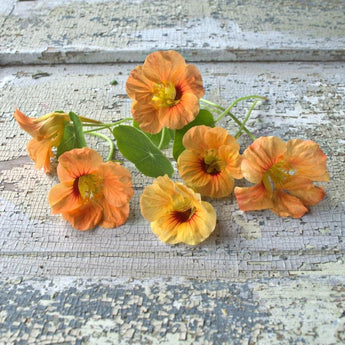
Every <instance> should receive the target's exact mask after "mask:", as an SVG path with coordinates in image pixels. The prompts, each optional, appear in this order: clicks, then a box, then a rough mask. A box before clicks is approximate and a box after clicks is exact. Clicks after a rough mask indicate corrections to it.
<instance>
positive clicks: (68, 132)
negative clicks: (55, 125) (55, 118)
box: [56, 122, 75, 158]
mask: <svg viewBox="0 0 345 345" xmlns="http://www.w3.org/2000/svg"><path fill="white" fill-rule="evenodd" d="M74 145H75V135H74V126H73V125H72V124H71V123H69V122H65V127H64V132H63V137H62V140H61V143H60V145H59V146H58V148H57V152H56V157H57V158H59V157H60V156H61V155H62V154H63V153H64V152H66V151H70V150H73V149H74Z"/></svg>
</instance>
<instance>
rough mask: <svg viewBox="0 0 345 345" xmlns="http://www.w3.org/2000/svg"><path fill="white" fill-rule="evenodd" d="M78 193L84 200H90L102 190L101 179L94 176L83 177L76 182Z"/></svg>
mask: <svg viewBox="0 0 345 345" xmlns="http://www.w3.org/2000/svg"><path fill="white" fill-rule="evenodd" d="M76 182H77V184H78V192H79V194H80V196H81V197H82V198H83V199H84V200H90V199H92V198H93V197H95V196H97V194H98V193H99V192H100V191H101V189H102V182H103V181H102V179H101V178H100V177H98V176H96V175H92V174H90V175H83V176H80V177H79V178H78V179H77V180H76Z"/></svg>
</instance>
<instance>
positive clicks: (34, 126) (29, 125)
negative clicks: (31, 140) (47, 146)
mask: <svg viewBox="0 0 345 345" xmlns="http://www.w3.org/2000/svg"><path fill="white" fill-rule="evenodd" d="M13 117H14V118H15V119H16V120H17V122H18V124H19V126H20V127H21V128H22V129H23V130H24V131H26V132H28V133H29V134H30V135H31V136H32V137H35V136H37V133H38V130H39V128H40V126H41V124H40V123H38V122H37V119H32V118H30V117H28V116H26V115H25V114H24V113H22V112H21V111H19V110H18V109H17V108H15V112H14V114H13Z"/></svg>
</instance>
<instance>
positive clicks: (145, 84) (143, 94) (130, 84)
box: [126, 66, 153, 104]
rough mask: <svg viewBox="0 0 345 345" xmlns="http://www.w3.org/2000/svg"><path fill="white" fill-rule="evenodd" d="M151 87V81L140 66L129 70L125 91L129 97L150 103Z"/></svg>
mask: <svg viewBox="0 0 345 345" xmlns="http://www.w3.org/2000/svg"><path fill="white" fill-rule="evenodd" d="M152 89H153V82H152V81H151V80H149V79H147V78H146V77H145V75H144V72H143V68H142V66H138V67H136V68H135V69H133V70H132V71H131V73H130V74H129V77H128V79H127V83H126V91H127V94H128V96H129V97H130V98H132V99H135V100H136V101H138V102H140V103H144V104H145V103H150V102H151V100H152Z"/></svg>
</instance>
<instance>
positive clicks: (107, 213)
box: [100, 201, 129, 229]
mask: <svg viewBox="0 0 345 345" xmlns="http://www.w3.org/2000/svg"><path fill="white" fill-rule="evenodd" d="M102 205H103V221H102V222H101V224H100V225H101V227H103V228H107V229H110V228H116V227H118V226H120V225H122V224H124V223H125V222H126V220H127V218H128V216H129V203H128V202H127V203H126V204H124V205H122V206H121V207H115V206H112V205H110V204H109V203H108V202H106V201H105V202H103V203H102Z"/></svg>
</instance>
